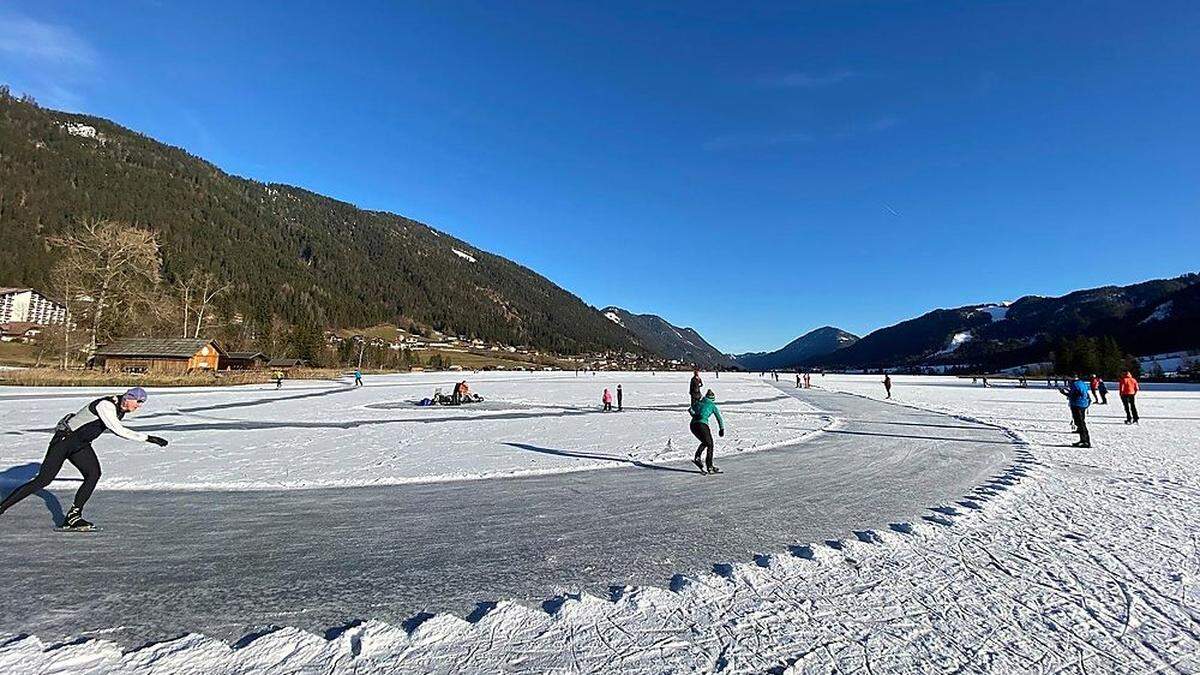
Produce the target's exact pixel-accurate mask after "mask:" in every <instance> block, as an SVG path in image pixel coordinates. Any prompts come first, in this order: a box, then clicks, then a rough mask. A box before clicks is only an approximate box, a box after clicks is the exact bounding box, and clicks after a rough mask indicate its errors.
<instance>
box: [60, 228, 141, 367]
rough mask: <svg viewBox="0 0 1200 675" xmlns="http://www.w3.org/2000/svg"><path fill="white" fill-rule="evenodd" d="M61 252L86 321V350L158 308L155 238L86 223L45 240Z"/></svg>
mask: <svg viewBox="0 0 1200 675" xmlns="http://www.w3.org/2000/svg"><path fill="white" fill-rule="evenodd" d="M47 241H48V242H49V243H50V245H51V246H54V247H56V248H61V249H64V250H65V252H66V255H65V256H64V258H63V260H61V261H60V263H59V264H60V271H62V272H64V273H65V274H68V275H69V276H71V277H72V278H73V279H74V285H75V288H76V289H77V290H75V291H73V292H72V297H73V298H74V300H75V301H76V303H75V304H76V305H78V306H79V308H80V311H79V313H78V316H79V317H80V318H81V319H82V320H86V322H87V325H88V332H89V338H88V339H89V344H88V352H89V353H95V351H96V345H97V344H98V343H99V341H100V340H101V339H106V338H108V337H109V336H110V335H111V332H112V330H113V329H114V327H117V326H120V325H121V324H122V322H124V321H127V320H129V319H131V318H134V317H136V314H137V312H138V311H139V310H149V309H153V308H154V307H155V306H156V303H155V301H156V299H157V292H158V288H157V287H158V283H159V280H160V270H161V268H162V257H161V256H160V254H159V250H158V249H159V246H158V235H156V234H155V233H154V232H151V231H150V230H147V229H144V228H141V227H137V226H134V225H129V224H126V223H118V222H114V221H110V220H85V221H83V222H82V223H80V225H79V228H78V229H77V230H75V231H74V232H70V233H68V234H64V235H57V236H53V237H49V238H48V239H47Z"/></svg>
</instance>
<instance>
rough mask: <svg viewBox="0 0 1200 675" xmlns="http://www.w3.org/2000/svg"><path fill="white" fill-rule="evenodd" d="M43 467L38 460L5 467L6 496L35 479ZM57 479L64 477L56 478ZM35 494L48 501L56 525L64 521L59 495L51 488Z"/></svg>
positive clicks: (1, 477)
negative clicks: (55, 494) (8, 467)
mask: <svg viewBox="0 0 1200 675" xmlns="http://www.w3.org/2000/svg"><path fill="white" fill-rule="evenodd" d="M41 468H42V465H41V464H39V463H37V462H30V463H28V464H21V465H19V466H14V467H12V468H10V469H5V470H4V471H0V489H3V491H4V496H5V497H7V496H8V495H9V493H11V492H12V491H13V490H16V489H17V488H19V487H21V486H22V485H24V484H26V483H28V482H29V481H31V480H33V477H34V476H36V475H37V474H38V470H39V469H41ZM55 480H63V479H62V478H55ZM67 480H71V479H67ZM77 480H82V479H77ZM33 494H35V495H37V496H39V497H41V498H42V501H43V502H45V503H46V509H47V510H48V511H50V515H51V517H53V518H54V524H55V525H57V524H59V523H61V522H62V521H63V510H62V504H60V503H59V501H58V497H55V496H54V493H52V492H50V491H49V490H38V491H37V492H35V493H33Z"/></svg>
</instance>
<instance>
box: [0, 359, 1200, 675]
mask: <svg viewBox="0 0 1200 675" xmlns="http://www.w3.org/2000/svg"><path fill="white" fill-rule="evenodd" d="M581 379H582V378H581ZM597 379H598V380H599V379H600V378H599V377H598V378H597ZM735 379H737V380H738V381H745V380H746V379H747V378H733V377H722V378H721V385H722V388H725V387H729V384H731V383H733V382H734V381H735ZM880 379H882V378H881V377H877V376H833V375H830V376H825V377H820V376H814V383H815V384H816V385H817V386H819V387H825V388H829V389H835V390H840V391H845V392H848V393H852V394H856V395H859V396H867V397H871V398H881V397H882V396H883V387H882V385H881V384H880V382H879V380H880ZM893 382H894V386H893V397H894V399H895V401H894V405H897V406H911V407H913V408H916V409H931V410H938V411H942V412H945V413H948V414H950V415H954V416H958V417H960V418H963V419H971V420H977V421H981V422H985V423H988V424H992V425H996V426H998V427H1000V428H1002V429H1003V430H1005V432H1006V433H1008V434H1010V435H1011V436H1012V437H1014V438H1016V439H1018V440H1021V441H1023V442H1024V443H1025V444H1026V445H1025V447H1024V450H1022V456H1021V460H1020V461H1019V462H1018V464H1017V465H1015V466H1014V467H1012V468H1010V469H1008V470H1006V471H1004V472H1003V473H1001V474H999V475H997V476H995V477H994V478H993V479H992V480H991V481H989V482H988V483H987V484H985V485H982V486H980V487H978V488H977V489H975V490H973V491H972V492H971V493H970V494H967V495H963V497H962V498H961V499H959V500H956V501H954V502H953V503H947V504H942V505H939V506H937V507H936V508H935V509H934V510H933V511H931V513H930V515H929V517H928V518H926V519H923V520H919V521H915V522H897V523H894V524H893V525H892V526H891V527H890V528H888V529H887V530H884V531H862V532H859V533H858V536H857V538H856V539H854V540H851V541H847V542H833V543H820V542H812V543H798V544H797V545H796V546H794V547H793V548H792V549H791V550H790V551H777V552H775V553H773V554H768V555H762V556H759V557H758V558H756V559H754V560H745V561H741V562H735V563H733V564H730V565H720V566H718V567H717V568H716V569H715V570H714V572H713V573H712V574H706V575H697V576H693V577H689V578H679V579H677V580H676V582H675V583H673V584H672V585H671V588H670V589H661V588H653V587H644V588H642V587H630V588H624V589H614V590H613V592H612V594H611V597H606V598H602V597H594V596H590V595H581V596H565V597H562V598H561V599H559V600H558V601H556V602H553V603H547V605H546V606H545V607H544V608H543V610H536V609H530V608H528V607H525V606H522V605H518V604H514V603H504V602H501V603H499V604H497V605H496V606H495V607H491V608H486V611H481V612H479V613H478V614H477V615H475V616H472V617H471V620H470V621H467V620H464V619H461V618H458V617H455V616H452V615H437V616H434V617H432V618H428V619H427V620H425V621H423V622H415V623H414V624H413V625H410V626H392V625H388V624H383V623H380V622H375V621H371V620H370V617H364V619H366V622H365V623H361V624H357V625H353V626H349V627H346V628H345V629H342V630H337V631H332V632H331V633H330V634H328V635H326V636H319V635H314V634H311V633H307V632H304V631H299V630H296V629H292V628H283V629H280V630H276V631H273V632H267V633H265V634H263V635H261V636H258V637H254V638H248V639H247V640H244V641H242V643H240V644H239V645H238V646H237V647H232V646H230V645H228V644H225V643H223V642H220V641H217V640H213V639H210V638H207V637H204V636H201V635H195V634H192V635H185V636H182V637H179V638H177V639H175V640H169V641H166V642H161V643H157V644H152V645H148V646H146V647H144V648H141V649H137V650H133V651H127V652H123V651H122V650H121V649H119V648H117V647H116V646H115V645H114V644H113V643H110V642H106V641H104V640H98V639H93V640H87V641H76V642H71V643H69V644H64V645H49V644H46V643H44V642H42V641H41V640H40V639H39V638H37V637H36V636H10V637H8V638H7V639H6V638H3V637H0V671H3V672H47V673H54V672H81V671H86V672H93V673H102V674H103V673H144V672H180V671H193V672H198V671H203V672H205V673H213V674H217V673H251V672H263V671H268V670H269V671H273V672H355V673H384V672H397V671H405V672H497V671H505V672H508V671H523V672H540V671H547V670H555V671H560V672H561V671H566V672H585V671H622V672H647V673H651V672H653V673H658V672H695V671H703V672H715V671H730V672H777V673H784V672H788V673H801V672H804V673H808V672H813V673H828V672H841V673H884V672H889V673H892V672H899V673H914V672H1002V673H1027V672H1044V673H1051V672H1112V673H1127V672H1145V673H1150V672H1172V673H1191V672H1197V671H1198V670H1200V586H1198V585H1197V581H1198V580H1200V552H1198V543H1197V534H1196V523H1197V522H1200V392H1198V391H1196V390H1195V388H1190V389H1189V388H1186V387H1176V388H1163V389H1159V388H1156V387H1154V386H1147V387H1145V388H1144V390H1143V392H1142V394H1141V395H1140V396H1139V408H1140V411H1141V416H1142V423H1141V424H1140V425H1138V426H1126V425H1124V424H1122V423H1121V420H1122V418H1123V417H1122V415H1121V411H1120V403H1119V401H1116V402H1115V403H1114V404H1110V405H1109V406H1094V407H1093V409H1092V412H1091V417H1090V426H1091V427H1092V436H1093V443H1094V444H1095V447H1094V448H1091V449H1077V448H1072V447H1069V446H1068V445H1067V444H1068V443H1069V442H1070V441H1072V440H1073V437H1072V436H1071V434H1070V432H1069V428H1068V422H1069V418H1068V415H1067V411H1066V405H1065V402H1064V399H1063V398H1062V396H1061V395H1060V394H1059V393H1058V392H1057V391H1056V390H1054V389H1050V388H1046V387H1038V386H1033V387H1030V388H1028V389H1021V388H1017V387H1013V386H1005V385H1001V384H996V386H993V387H991V388H987V389H985V388H983V387H978V386H974V387H973V386H971V385H970V384H969V382H964V381H962V380H958V379H956V378H950V377H927V378H915V377H906V376H894V377H893ZM745 384H746V386H748V387H749V386H750V384H751V383H750V382H745ZM755 391H761V389H755ZM285 393H286V392H285ZM212 395H213V396H216V397H218V398H217V399H213V400H221V399H220V397H221V396H224V394H217V393H214V394H212ZM164 398H165V397H164ZM389 398H390V397H389ZM587 398H588V400H590V399H591V398H595V397H594V396H591V397H587ZM151 400H152V403H153V402H155V399H153V398H152V399H151ZM160 400H161V399H160ZM317 400H321V399H317ZM1113 400H1114V401H1115V400H1116V399H1115V397H1114V399H1113ZM18 402H20V401H19V400H18ZM10 405H13V402H12V401H8V402H5V403H4V406H6V407H7V406H10ZM42 405H45V403H44V401H43V403H42ZM322 405H328V404H325V403H322ZM754 405H760V404H754ZM763 405H765V404H763ZM225 412H228V411H225ZM326 412H330V411H326ZM9 419H10V418H9V416H7V415H6V416H5V420H6V424H11V423H10V422H8V420H9ZM952 423H953V422H952V421H950V422H948V424H952ZM289 433H294V432H289ZM13 438H14V437H13V436H6V439H8V440H10V442H11V440H12V439H13ZM17 438H18V440H23V439H21V438H20V437H17ZM172 447H174V446H172ZM116 463H117V462H116V461H111V462H110V464H113V465H115V464H116Z"/></svg>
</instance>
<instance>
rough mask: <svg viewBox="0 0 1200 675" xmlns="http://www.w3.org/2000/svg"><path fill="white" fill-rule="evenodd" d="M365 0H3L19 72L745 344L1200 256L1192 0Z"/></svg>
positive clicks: (1, 39)
mask: <svg viewBox="0 0 1200 675" xmlns="http://www.w3.org/2000/svg"><path fill="white" fill-rule="evenodd" d="M341 4H342V3H324V2H321V3H318V2H289V3H278V4H276V5H274V6H267V4H266V3H247V2H220V1H211V0H210V1H209V2H205V3H192V5H191V6H190V7H189V6H188V5H186V4H185V3H176V2H156V1H151V0H143V1H124V2H117V1H113V2H104V3H78V2H45V1H38V2H28V1H23V0H18V1H17V2H6V3H4V4H3V5H0V82H6V83H8V84H9V85H11V86H12V88H13V89H14V90H15V91H20V92H28V93H31V94H32V95H34V96H35V97H36V98H37V99H38V100H39V101H40V102H41V103H42V104H43V105H46V106H49V107H57V108H62V109H67V110H74V111H82V112H88V113H91V114H96V115H100V116H104V117H109V118H111V119H113V120H115V121H117V122H118V123H121V124H123V125H125V126H128V127H131V128H133V129H136V130H138V131H142V132H144V133H146V134H149V135H150V136H153V137H155V138H158V139H159V140H162V141H165V142H168V143H171V144H174V145H179V146H182V147H184V148H186V149H188V150H190V151H192V152H193V153H195V154H198V155H200V156H202V157H205V158H206V159H209V160H211V161H213V162H214V163H216V164H217V165H218V166H220V167H222V168H223V169H225V170H227V171H230V172H232V173H235V174H239V175H244V176H248V177H252V178H256V179H259V180H264V181H277V182H284V183H290V184H295V185H300V186H303V187H306V188H309V189H311V190H314V191H316V192H320V193H323V194H327V195H331V196H334V197H337V198H340V199H344V200H347V201H350V202H353V203H355V204H358V205H360V206H363V207H367V208H373V209H384V210H388V211H394V212H396V213H401V214H403V215H406V216H409V217H412V218H416V219H418V220H421V221H423V222H426V223H429V224H430V225H433V226H434V227H437V228H439V229H441V230H444V231H447V232H450V233H452V234H454V235H456V236H459V237H461V238H463V239H465V240H467V241H469V242H472V243H473V244H475V245H477V246H479V247H480V248H483V249H485V250H490V251H493V252H495V253H499V254H501V255H504V256H506V257H509V258H511V259H513V260H516V261H518V262H520V263H522V264H525V265H527V266H529V267H531V268H533V269H535V270H537V271H538V272H540V273H542V274H544V275H545V276H547V277H549V278H550V279H552V280H553V281H555V282H556V283H558V284H560V285H562V286H564V287H566V288H567V289H569V290H571V291H573V292H575V293H577V294H579V295H580V296H581V297H583V299H584V300H586V301H587V302H589V303H591V304H593V305H596V306H598V307H599V306H603V305H606V304H617V305H621V306H624V307H626V308H628V309H630V310H632V311H635V312H652V313H656V314H660V315H662V316H664V317H666V318H667V319H668V320H670V321H672V322H674V323H677V324H681V325H689V326H692V327H694V328H696V329H697V330H699V331H700V332H701V334H703V335H704V336H706V337H707V338H708V339H709V340H710V341H712V342H713V343H714V344H715V345H717V346H718V347H720V348H722V349H725V350H727V351H734V352H740V351H746V350H761V349H773V348H776V347H779V346H781V345H783V344H784V343H785V342H787V341H788V340H790V339H792V338H794V337H795V336H797V335H799V334H801V333H803V332H805V331H807V330H809V329H812V328H816V327H819V326H822V325H826V324H832V325H836V326H839V327H842V328H845V329H847V330H850V331H852V332H855V333H858V334H863V333H866V332H869V331H870V330H873V329H875V328H879V327H881V326H885V325H889V324H892V323H895V322H897V321H900V320H903V319H906V318H909V317H912V316H915V315H917V314H920V313H922V312H924V311H927V310H929V309H932V308H935V307H951V306H956V305H961V304H969V303H975V302H986V301H1000V300H1010V299H1015V298H1017V297H1020V296H1022V295H1026V294H1041V295H1057V294H1061V293H1065V292H1068V291H1071V290H1074V289H1077V288H1083V287H1089V286H1096V285H1103V284H1108V283H1128V282H1133V281H1138V280H1142V279H1148V278H1155V277H1164V276H1171V275H1176V274H1180V273H1183V272H1188V271H1197V270H1198V269H1200V264H1198V261H1200V256H1198V255H1197V251H1200V234H1198V233H1200V218H1198V216H1200V152H1198V150H1200V114H1198V112H1197V111H1200V79H1198V78H1197V64H1200V40H1198V39H1196V36H1197V35H1200V4H1197V3H1194V2H1154V3H1145V2H1067V3H1063V2H1018V1H1013V2H926V1H916V0H914V1H911V2H910V1H901V0H896V1H887V2H885V1H874V2H852V1H838V2H809V3H800V2H796V3H785V4H781V5H778V6H768V5H766V4H762V3H745V2H742V3H699V2H696V3H675V2H663V3H656V2H628V3H627V2H614V1H604V2H593V3H583V2H570V3H551V2H541V3H511V5H510V6H507V7H506V6H504V5H503V4H502V3H493V2H475V3H452V2H412V3H400V2H367V3H355V4H356V9H354V10H350V9H343V8H341V7H340V5H341ZM348 5H349V3H347V6H348Z"/></svg>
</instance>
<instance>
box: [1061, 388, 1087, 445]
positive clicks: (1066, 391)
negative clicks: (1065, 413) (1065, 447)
mask: <svg viewBox="0 0 1200 675" xmlns="http://www.w3.org/2000/svg"><path fill="white" fill-rule="evenodd" d="M1091 391H1092V389H1091V386H1090V385H1089V384H1088V383H1087V381H1085V380H1084V379H1082V378H1081V377H1080V376H1079V375H1078V374H1076V375H1075V379H1073V380H1071V384H1070V385H1068V386H1066V387H1064V388H1062V389H1059V390H1058V392H1059V393H1060V394H1062V395H1063V396H1066V397H1067V404H1068V405H1070V406H1071V421H1072V422H1074V423H1075V431H1077V432H1078V433H1079V442H1078V443H1073V444H1072V445H1073V446H1074V447H1076V448H1090V447H1092V437H1091V435H1089V434H1088V428H1087V409H1088V406H1089V405H1091V403H1092V397H1091Z"/></svg>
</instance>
